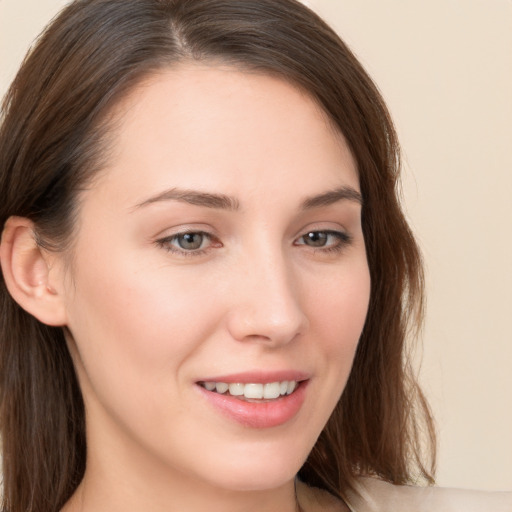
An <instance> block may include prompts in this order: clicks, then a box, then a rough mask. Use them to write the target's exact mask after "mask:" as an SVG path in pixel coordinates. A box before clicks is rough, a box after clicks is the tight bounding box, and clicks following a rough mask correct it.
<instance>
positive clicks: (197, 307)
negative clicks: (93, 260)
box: [69, 255, 215, 390]
mask: <svg viewBox="0 0 512 512" xmlns="http://www.w3.org/2000/svg"><path fill="white" fill-rule="evenodd" d="M111 261H115V262H116V264H115V265H114V264H111V265H108V264H101V265H98V264H96V265H90V264H88V265H82V267H81V268H82V269H83V272H82V273H81V274H78V275H77V276H76V283H75V286H76V292H75V298H74V301H73V303H72V304H71V311H70V314H69V317H70V318H71V321H70V325H69V327H70V330H71V332H72V334H73V337H74V339H75V343H76V345H77V349H78V352H79V354H80V358H81V361H82V364H83V366H84V368H85V369H86V370H87V373H88V374H89V377H90V380H91V381H92V380H94V381H98V384H97V385H98V388H99V387H102V386H103V385H105V384H107V386H108V385H112V383H113V382H114V381H115V380H116V379H117V381H119V382H122V383H123V384H122V385H123V386H125V387H126V386H132V385H133V387H135V386H138V387H139V389H140V390H142V389H143V387H146V388H147V387H148V385H150V384H151V383H152V382H158V381H159V380H161V376H162V375H166V376H167V377H168V376H169V375H171V374H172V375H175V374H176V372H177V371H178V370H179V368H180V365H181V364H182V363H183V362H184V361H186V360H187V358H189V357H191V356H192V355H193V354H194V352H195V351H196V349H197V348H198V347H199V345H200V344H201V341H202V340H204V339H206V338H207V337H208V336H209V334H210V332H211V330H212V329H213V328H214V325H215V319H214V317H215V314H214V312H213V311H212V307H213V304H212V302H211V301H206V300H202V296H203V295H202V294H201V293H198V292H199V291H198V290H197V287H194V286H190V285H189V286H187V285H186V283H181V282H179V281H177V280H176V276H175V275H174V276H171V275H170V273H169V272H166V271H165V269H164V270H162V269H161V268H156V267H151V268H150V267H148V268H141V267H140V263H139V264H137V262H136V261H130V260H129V259H127V258H126V257H125V258H121V257H117V258H115V255H112V258H111ZM138 265H139V266H138ZM166 276H168V277H166ZM197 311H201V316H200V322H199V321H198V317H197V315H195V314H194V312H197ZM114 369H115V371H113V370H114ZM105 381H108V383H106V382H105Z"/></svg>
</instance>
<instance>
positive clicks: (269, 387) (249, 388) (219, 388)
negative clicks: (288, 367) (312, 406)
mask: <svg viewBox="0 0 512 512" xmlns="http://www.w3.org/2000/svg"><path fill="white" fill-rule="evenodd" d="M199 385H200V386H202V387H203V388H205V389H206V390H207V391H213V392H215V393H219V394H221V395H231V396H233V397H238V398H240V399H244V398H245V399H249V400H274V399H276V398H279V397H281V396H286V395H291V394H292V393H293V392H294V391H295V390H296V389H297V386H298V385H299V383H298V382H297V381H295V380H290V381H288V380H285V381H281V382H269V383H266V384H262V383H252V382H251V383H246V384H243V383H240V382H233V383H229V384H228V383H227V382H200V383H199Z"/></svg>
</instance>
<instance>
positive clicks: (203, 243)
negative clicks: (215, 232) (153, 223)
mask: <svg viewBox="0 0 512 512" xmlns="http://www.w3.org/2000/svg"><path fill="white" fill-rule="evenodd" d="M157 244H158V245H159V246H161V247H163V248H164V249H166V250H168V251H169V252H172V253H177V254H182V255H186V256H193V255H198V254H203V253H204V252H205V251H207V250H208V249H209V248H210V247H212V246H213V245H215V243H214V241H213V237H212V235H210V234H209V233H205V232H203V231H187V232H185V233H176V234H174V235H171V236H167V237H165V238H162V239H160V240H157ZM216 245H217V246H220V243H217V244H216Z"/></svg>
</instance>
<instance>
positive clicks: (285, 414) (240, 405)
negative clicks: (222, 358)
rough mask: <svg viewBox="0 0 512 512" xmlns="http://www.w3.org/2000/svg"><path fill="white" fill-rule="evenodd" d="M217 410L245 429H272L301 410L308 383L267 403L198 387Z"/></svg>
mask: <svg viewBox="0 0 512 512" xmlns="http://www.w3.org/2000/svg"><path fill="white" fill-rule="evenodd" d="M197 387H198V388H199V390H200V391H201V393H202V394H203V396H204V397H205V398H206V399H207V400H208V402H209V403H210V404H212V405H213V406H214V407H215V408H217V409H218V410H220V412H221V413H223V414H225V415H226V416H228V417H229V418H231V419H232V420H235V421H236V422H238V423H240V424H241V425H243V426H245V427H251V428H271V427H277V426H279V425H283V424H284V423H286V422H288V421H290V420H291V419H292V418H293V417H294V416H295V415H296V414H297V413H298V412H299V410H300V408H301V407H302V404H303V403H304V399H305V397H306V387H307V381H303V382H301V383H300V384H299V386H298V387H297V389H296V390H295V391H294V392H293V393H292V394H291V395H285V396H282V397H281V398H276V399H275V400H270V401H267V402H264V401H262V402H246V401H244V400H240V399H238V398H236V397H234V396H231V395H221V394H220V393H216V392H214V391H208V390H207V389H205V388H203V387H202V386H200V385H199V384H198V385H197Z"/></svg>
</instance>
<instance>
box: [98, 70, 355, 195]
mask: <svg viewBox="0 0 512 512" xmlns="http://www.w3.org/2000/svg"><path fill="white" fill-rule="evenodd" d="M113 117H114V119H116V122H115V123H114V130H113V132H112V134H111V137H112V140H111V149H112V151H111V152H110V155H109V161H108V163H107V166H106V169H105V170H106V171H107V172H106V174H107V176H108V181H110V182H112V181H119V182H123V183H124V187H125V188H126V187H127V186H129V185H132V192H133V193H134V194H135V195H136V196H137V197H133V201H136V199H137V198H138V197H140V196H141V195H143V193H144V192H147V193H151V192H155V190H157V189H158V188H162V189H165V188H169V187H171V186H186V187H188V188H190V187H192V188H198V189H203V188H205V189H208V190H210V189H211V188H212V187H213V188H218V187H220V188H223V189H224V190H223V192H226V193H233V194H235V195H236V194H237V190H236V189H237V188H241V189H243V188H244V187H245V189H248V190H251V191H256V190H257V189H258V188H260V187H267V189H268V187H270V188H275V189H276V190H278V189H279V187H280V186H289V182H290V180H295V179H297V178H298V177H299V176H300V179H301V180H302V182H303V184H304V187H305V188H307V187H308V186H311V187H313V188H314V187H316V186H317V185H316V184H315V182H318V179H319V178H320V177H323V181H324V182H323V183H322V184H321V186H322V188H326V187H327V188H328V187H337V186H339V184H340V179H341V180H342V181H344V182H345V184H348V185H351V186H353V187H354V188H358V177H357V171H356V166H355V163H354V160H353V158H352V155H351V153H350V151H349V149H348V147H347V144H346V142H345V139H344V137H343V136H342V135H341V134H340V133H339V132H338V131H337V130H336V129H334V127H333V124H332V123H331V121H330V120H329V119H328V117H327V115H326V114H325V112H324V111H323V110H322V109H321V108H320V107H319V105H318V104H317V102H316V101H314V100H313V99H312V98H311V97H310V96H309V95H307V94H306V93H304V92H303V91H301V90H300V89H299V88H297V87H295V86H294V85H292V84H290V83H289V82H286V81H285V80H282V79H280V78H276V77H272V76H269V75H265V74H261V73H253V72H246V71H240V70H238V69H236V68H233V67H229V66H218V65H211V66H209V65H205V64H182V65H179V66H177V67H174V68H171V69H168V70H165V71H162V72H159V73H158V74H156V75H153V76H151V77H149V78H148V79H146V80H145V81H144V82H143V83H141V84H140V85H139V86H138V87H137V88H136V89H135V90H133V91H132V92H131V93H130V94H129V95H128V96H126V97H125V98H124V99H123V100H122V101H121V102H120V103H119V104H118V105H117V107H116V108H115V110H114V112H113ZM320 169H324V170H325V172H324V175H323V176H321V173H319V170H320ZM150 189H151V190H150ZM313 192H314V191H313ZM127 193H128V191H127Z"/></svg>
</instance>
